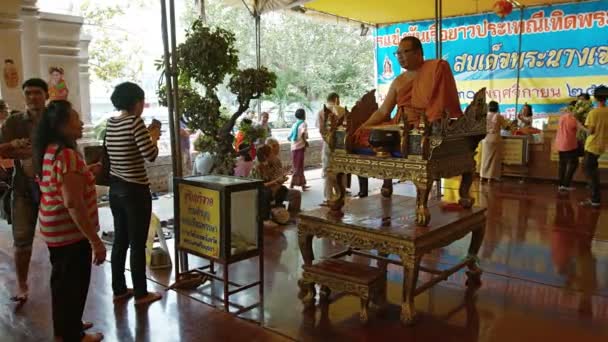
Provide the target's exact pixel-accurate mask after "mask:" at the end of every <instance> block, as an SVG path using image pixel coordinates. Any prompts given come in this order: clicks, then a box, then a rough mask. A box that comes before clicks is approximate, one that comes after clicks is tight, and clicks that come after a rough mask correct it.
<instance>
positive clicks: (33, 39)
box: [21, 0, 45, 79]
mask: <svg viewBox="0 0 608 342" xmlns="http://www.w3.org/2000/svg"><path fill="white" fill-rule="evenodd" d="M36 2H37V0H23V5H22V7H21V20H22V21H23V24H22V26H21V30H22V32H21V54H22V56H23V76H24V79H28V78H33V77H41V76H45V75H44V74H42V75H41V74H40V50H39V46H40V40H39V38H38V36H39V33H38V20H39V19H40V18H39V15H40V13H39V11H38V7H36ZM43 78H44V77H43Z"/></svg>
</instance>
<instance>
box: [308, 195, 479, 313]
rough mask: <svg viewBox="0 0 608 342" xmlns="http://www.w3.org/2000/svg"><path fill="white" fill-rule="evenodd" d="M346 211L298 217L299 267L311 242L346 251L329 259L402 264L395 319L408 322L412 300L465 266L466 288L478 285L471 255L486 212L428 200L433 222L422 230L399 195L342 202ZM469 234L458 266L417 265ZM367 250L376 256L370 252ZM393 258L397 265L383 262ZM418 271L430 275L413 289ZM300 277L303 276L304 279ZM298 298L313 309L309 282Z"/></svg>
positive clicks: (411, 202) (410, 202)
mask: <svg viewBox="0 0 608 342" xmlns="http://www.w3.org/2000/svg"><path fill="white" fill-rule="evenodd" d="M347 207H348V210H346V213H345V215H344V216H343V217H336V216H335V215H331V214H330V212H329V210H330V209H328V208H319V209H315V210H311V211H306V212H303V213H301V214H300V222H299V224H298V242H299V245H300V251H301V253H302V257H303V259H304V264H305V265H308V266H310V265H312V264H313V261H314V259H315V256H314V254H313V248H312V240H313V238H314V237H317V238H328V239H331V240H334V241H337V242H340V243H342V244H344V245H345V246H347V247H348V249H347V250H346V251H344V252H341V253H338V254H337V255H333V256H331V257H341V256H344V255H350V254H358V255H364V256H367V257H370V258H374V259H377V260H379V261H380V267H386V263H394V264H398V265H401V266H403V269H404V278H403V279H404V280H403V298H402V300H403V301H402V304H401V321H402V322H403V323H405V324H411V323H413V322H414V320H415V318H416V310H415V307H414V297H415V296H416V295H418V294H420V293H422V292H424V291H425V290H427V289H428V288H430V287H432V286H433V285H435V284H437V283H439V282H440V281H442V280H446V279H447V278H448V277H449V276H450V275H451V274H453V273H455V272H457V271H459V270H460V269H462V268H464V267H465V266H466V267H468V271H467V278H468V280H467V286H470V287H478V286H479V285H481V273H482V272H481V269H480V268H479V266H478V258H477V252H478V251H479V248H480V247H481V243H482V242H483V237H484V232H485V224H486V217H485V212H486V208H480V207H473V208H470V209H464V210H459V211H445V210H443V209H442V208H441V206H440V203H439V202H437V201H434V200H432V201H430V202H429V210H430V212H431V214H432V215H433V222H432V223H431V224H430V225H429V226H427V227H421V226H418V225H417V224H416V199H415V198H411V197H404V196H393V197H391V198H381V196H378V195H376V196H370V197H368V198H362V199H356V200H352V201H350V202H348V203H347ZM468 233H472V239H471V244H470V246H469V250H468V254H467V256H466V257H465V258H463V260H462V261H461V262H459V263H458V264H457V265H454V266H453V267H450V268H449V269H446V270H433V269H427V268H425V267H423V266H421V265H420V262H421V259H422V256H423V255H424V254H426V253H429V252H430V251H432V250H434V249H437V248H441V247H445V246H447V245H449V244H451V243H452V242H454V241H456V240H459V239H461V238H463V237H464V236H466V235H467V234H468ZM370 250H375V251H377V252H378V254H377V255H373V254H370V253H369V252H366V251H370ZM391 254H392V255H396V256H398V257H399V258H400V260H399V261H395V260H393V259H389V258H388V256H389V255H391ZM420 271H423V272H428V273H431V274H433V275H434V276H433V277H432V279H431V280H429V281H428V282H426V283H424V284H421V285H420V286H418V287H417V280H418V273H419V272H420ZM304 277H305V275H304ZM298 284H299V287H300V294H299V297H300V299H301V300H302V302H303V303H304V305H305V306H310V305H311V303H313V304H312V305H314V298H315V294H316V290H315V286H314V281H312V283H311V279H301V281H300V282H299V283H298Z"/></svg>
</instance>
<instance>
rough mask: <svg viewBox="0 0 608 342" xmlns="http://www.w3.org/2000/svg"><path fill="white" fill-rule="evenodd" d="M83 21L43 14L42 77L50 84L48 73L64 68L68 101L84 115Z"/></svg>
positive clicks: (65, 16) (41, 24)
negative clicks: (82, 89)
mask: <svg viewBox="0 0 608 342" xmlns="http://www.w3.org/2000/svg"><path fill="white" fill-rule="evenodd" d="M82 23H83V19H82V18H81V17H76V16H72V15H63V14H54V13H46V12H40V21H39V23H38V25H39V39H40V66H39V70H40V75H41V78H42V79H44V80H46V81H47V82H49V87H51V83H50V79H51V77H50V74H49V69H50V68H51V67H58V68H62V69H63V71H64V75H63V77H64V80H65V83H66V85H67V88H68V90H69V94H68V100H69V101H70V102H72V104H73V105H74V109H76V110H77V111H78V112H82V97H81V89H80V86H81V84H80V64H81V56H80V33H81V32H80V31H81V28H82Z"/></svg>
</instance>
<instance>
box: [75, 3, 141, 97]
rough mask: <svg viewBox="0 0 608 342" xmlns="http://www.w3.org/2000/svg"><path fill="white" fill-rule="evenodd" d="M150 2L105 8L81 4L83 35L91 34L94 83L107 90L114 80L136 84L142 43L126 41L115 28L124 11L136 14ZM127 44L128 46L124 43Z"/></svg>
mask: <svg viewBox="0 0 608 342" xmlns="http://www.w3.org/2000/svg"><path fill="white" fill-rule="evenodd" d="M148 3H149V0H138V1H129V2H125V3H123V4H106V3H104V2H100V1H93V0H83V1H82V2H81V4H80V8H79V12H80V15H81V16H83V18H84V19H85V22H84V23H85V31H88V32H90V33H92V32H93V31H94V33H95V34H94V35H92V36H93V39H92V40H91V43H90V45H89V66H90V68H91V76H92V79H93V81H101V83H102V84H105V85H106V86H109V85H110V84H112V83H113V82H115V81H116V80H117V79H128V80H134V81H136V80H139V79H140V78H141V71H142V65H143V57H144V56H142V55H141V54H140V53H138V52H139V51H141V49H142V45H141V42H138V41H137V40H134V39H129V37H130V35H129V33H128V32H126V31H124V30H122V29H120V28H118V26H119V25H118V19H119V18H120V17H121V16H122V15H124V14H125V13H126V12H127V11H137V10H138V9H140V8H142V7H143V6H146V5H148ZM125 42H128V43H125Z"/></svg>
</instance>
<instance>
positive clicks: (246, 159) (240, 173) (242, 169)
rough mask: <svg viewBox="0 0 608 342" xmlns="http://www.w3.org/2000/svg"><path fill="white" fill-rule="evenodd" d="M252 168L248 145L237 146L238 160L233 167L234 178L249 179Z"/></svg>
mask: <svg viewBox="0 0 608 342" xmlns="http://www.w3.org/2000/svg"><path fill="white" fill-rule="evenodd" d="M252 168H253V159H251V152H250V145H249V144H241V145H239V153H238V158H237V160H236V165H235V166H234V175H235V176H236V177H249V174H250V173H251V169H252Z"/></svg>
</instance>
